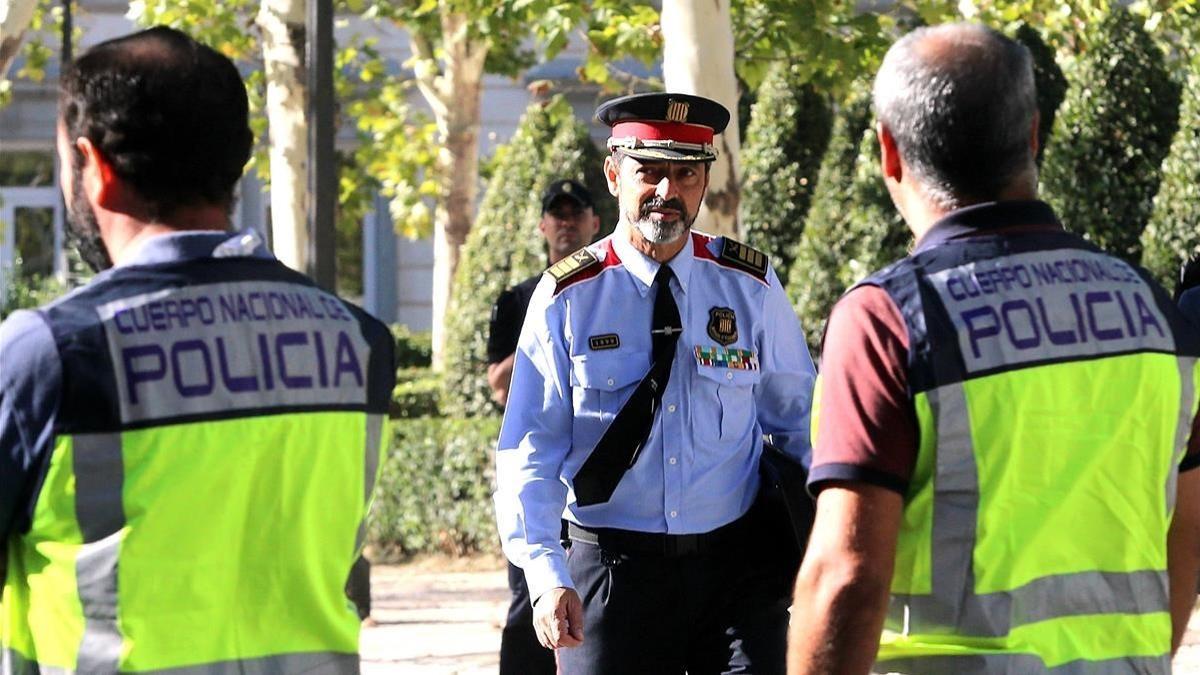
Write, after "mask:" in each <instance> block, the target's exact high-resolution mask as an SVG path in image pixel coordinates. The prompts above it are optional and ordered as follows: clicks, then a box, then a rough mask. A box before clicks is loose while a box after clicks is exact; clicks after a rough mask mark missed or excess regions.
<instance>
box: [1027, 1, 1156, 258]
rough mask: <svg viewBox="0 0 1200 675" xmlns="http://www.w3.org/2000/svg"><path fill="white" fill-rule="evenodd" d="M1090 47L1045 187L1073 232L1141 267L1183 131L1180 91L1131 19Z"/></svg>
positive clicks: (1122, 19)
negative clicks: (1158, 195) (1144, 241)
mask: <svg viewBox="0 0 1200 675" xmlns="http://www.w3.org/2000/svg"><path fill="white" fill-rule="evenodd" d="M1088 45H1089V48H1088V49H1087V51H1085V52H1083V54H1082V55H1081V56H1080V58H1079V59H1078V61H1076V62H1075V66H1074V68H1073V69H1072V70H1071V71H1070V74H1069V79H1070V81H1071V86H1070V87H1069V88H1068V90H1067V95H1066V99H1065V100H1064V101H1063V105H1062V108H1061V110H1060V112H1059V116H1058V121H1057V123H1056V125H1055V128H1054V131H1053V134H1052V136H1051V138H1050V143H1049V146H1048V149H1047V152H1046V157H1045V161H1044V162H1043V164H1042V188H1043V192H1044V194H1045V196H1046V197H1047V198H1048V200H1049V201H1050V203H1051V204H1053V205H1054V207H1055V209H1056V210H1057V211H1058V214H1059V217H1061V218H1062V219H1063V222H1064V223H1065V224H1066V226H1067V227H1068V228H1070V229H1073V230H1076V231H1079V232H1081V233H1082V234H1083V235H1084V236H1085V237H1087V238H1088V239H1089V240H1091V241H1092V242H1094V243H1095V244H1097V245H1098V246H1100V247H1102V248H1104V249H1106V250H1109V251H1111V252H1113V253H1115V254H1117V255H1120V256H1122V257H1124V258H1126V259H1127V260H1129V261H1131V262H1135V263H1136V262H1138V260H1139V259H1140V257H1141V242H1140V238H1141V234H1142V230H1143V229H1145V227H1146V223H1147V222H1148V221H1149V219H1150V211H1151V208H1152V205H1153V200H1154V194H1155V192H1157V191H1158V184H1159V181H1160V179H1161V175H1162V174H1161V165H1162V161H1163V158H1164V157H1165V156H1166V154H1167V151H1168V149H1169V147H1170V143H1171V137H1172V136H1173V135H1174V133H1175V129H1176V127H1177V120H1178V107H1179V85H1178V84H1177V83H1175V82H1174V81H1173V80H1172V79H1171V76H1170V74H1169V73H1168V72H1167V69H1166V66H1165V64H1164V60H1163V54H1162V52H1161V51H1160V50H1159V49H1158V47H1156V46H1155V44H1154V42H1153V41H1152V40H1151V39H1150V36H1149V35H1147V34H1146V32H1145V31H1143V30H1142V28H1141V25H1140V21H1139V20H1138V19H1137V18H1136V17H1135V16H1134V15H1132V14H1131V13H1129V12H1127V11H1125V10H1122V9H1115V10H1114V11H1113V12H1112V13H1111V14H1109V15H1108V17H1107V18H1106V19H1105V20H1104V21H1103V22H1102V23H1101V24H1100V25H1099V26H1098V27H1097V29H1096V31H1095V33H1094V34H1092V35H1090V36H1089V40H1088Z"/></svg>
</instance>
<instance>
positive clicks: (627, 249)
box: [612, 224, 697, 297]
mask: <svg viewBox="0 0 1200 675" xmlns="http://www.w3.org/2000/svg"><path fill="white" fill-rule="evenodd" d="M683 236H685V237H687V238H688V241H687V242H686V243H684V245H683V248H682V249H680V251H679V253H676V254H675V257H674V258H671V259H670V260H668V261H667V266H668V267H670V268H671V272H673V273H674V274H675V279H676V281H678V282H679V288H681V289H682V290H683V292H684V293H685V294H686V293H687V289H688V282H689V281H690V280H691V273H692V261H694V260H695V259H696V254H695V251H694V250H693V247H695V246H696V245H697V244H696V243H695V242H696V240H695V238H694V237H692V232H691V230H688V231H686V232H684V234H683ZM612 241H613V249H614V250H615V251H616V253H617V257H618V258H620V259H621V264H623V265H624V266H625V269H627V270H629V274H630V275H632V276H633V278H634V279H636V280H637V282H638V283H636V284H634V285H635V286H636V287H637V289H638V293H640V294H641V295H642V297H645V296H646V294H647V293H649V292H650V286H651V285H652V284H653V283H654V277H655V275H657V274H658V268H659V267H661V263H659V262H658V261H656V260H654V259H653V258H651V257H649V256H647V255H645V254H644V253H642V252H641V251H639V250H637V249H636V248H634V247H633V244H632V243H631V242H630V241H629V231H628V229H627V226H626V225H624V224H621V225H618V226H617V231H616V232H613V234H612Z"/></svg>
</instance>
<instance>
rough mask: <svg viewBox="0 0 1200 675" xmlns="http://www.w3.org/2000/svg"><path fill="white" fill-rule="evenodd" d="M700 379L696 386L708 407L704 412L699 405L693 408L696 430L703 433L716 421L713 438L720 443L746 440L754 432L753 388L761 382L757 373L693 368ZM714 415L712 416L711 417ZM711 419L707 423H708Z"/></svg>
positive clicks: (755, 371)
mask: <svg viewBox="0 0 1200 675" xmlns="http://www.w3.org/2000/svg"><path fill="white" fill-rule="evenodd" d="M696 371H697V374H698V375H699V376H700V377H699V380H698V381H697V385H698V387H699V389H700V390H701V391H700V393H701V396H700V397H699V398H700V400H701V401H703V402H704V403H707V404H708V405H709V406H712V407H713V408H714V410H706V409H705V407H706V406H704V405H703V404H701V405H700V406H693V408H692V418H693V420H696V419H697V417H698V416H699V418H700V420H701V421H704V422H707V424H704V423H697V424H696V428H697V430H703V429H705V428H706V427H707V426H708V425H710V424H712V422H716V432H717V433H716V434H714V435H716V436H717V438H719V439H720V440H721V441H725V442H730V441H739V440H742V439H746V438H749V437H750V434H751V432H752V431H753V429H754V423H755V413H754V386H755V385H756V384H758V383H759V381H761V380H762V373H761V372H759V371H757V370H739V369H736V368H718V367H714V366H701V365H697V366H696ZM714 412H715V416H714ZM708 420H711V421H708Z"/></svg>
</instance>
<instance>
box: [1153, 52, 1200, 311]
mask: <svg viewBox="0 0 1200 675" xmlns="http://www.w3.org/2000/svg"><path fill="white" fill-rule="evenodd" d="M1162 170H1163V180H1162V185H1161V186H1160V187H1159V189H1158V194H1157V195H1155V197H1154V211H1153V213H1152V214H1151V216H1150V224H1149V225H1147V226H1146V231H1145V232H1143V233H1142V247H1143V249H1142V265H1144V266H1145V267H1146V269H1148V270H1150V272H1151V273H1153V274H1154V276H1155V277H1157V278H1158V280H1159V281H1160V282H1162V283H1163V284H1165V285H1166V286H1167V288H1174V286H1175V284H1176V281H1177V279H1178V275H1179V266H1180V265H1182V264H1183V262H1184V261H1185V260H1187V259H1189V258H1192V257H1193V256H1196V255H1200V53H1198V54H1197V56H1196V57H1194V58H1193V60H1192V64H1191V74H1190V76H1189V79H1188V85H1187V86H1186V87H1184V94H1183V103H1182V104H1181V105H1180V109H1179V131H1178V132H1177V133H1176V134H1175V141H1174V142H1173V143H1172V145H1171V152H1170V153H1169V154H1168V155H1167V159H1166V161H1165V162H1163V166H1162Z"/></svg>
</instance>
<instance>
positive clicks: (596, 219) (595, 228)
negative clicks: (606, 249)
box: [592, 214, 600, 237]
mask: <svg viewBox="0 0 1200 675" xmlns="http://www.w3.org/2000/svg"><path fill="white" fill-rule="evenodd" d="M599 232H600V216H597V215H595V214H592V237H595V236H596V235H597V234H598V233H599Z"/></svg>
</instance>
